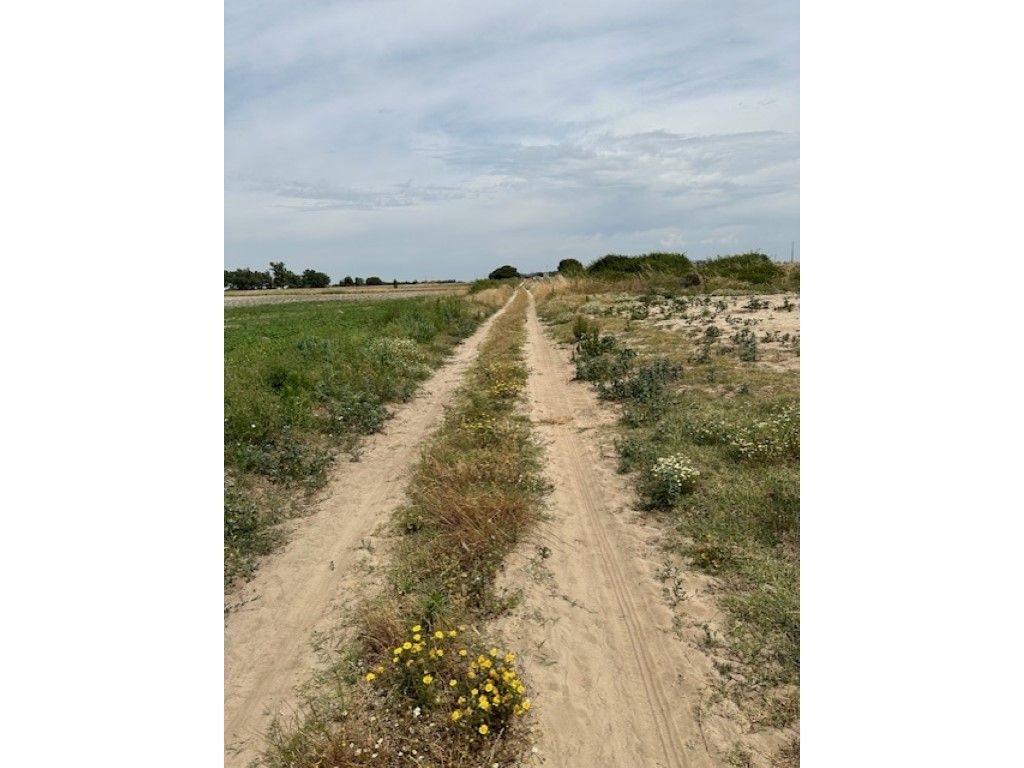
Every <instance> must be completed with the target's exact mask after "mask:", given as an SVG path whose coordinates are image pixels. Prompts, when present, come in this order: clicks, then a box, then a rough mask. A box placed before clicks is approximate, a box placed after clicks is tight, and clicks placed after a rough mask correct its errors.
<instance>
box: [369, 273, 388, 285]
mask: <svg viewBox="0 0 1024 768" xmlns="http://www.w3.org/2000/svg"><path fill="white" fill-rule="evenodd" d="M366 284H367V285H384V281H383V280H381V279H380V278H379V277H377V276H376V275H374V276H373V277H368V278H366Z"/></svg>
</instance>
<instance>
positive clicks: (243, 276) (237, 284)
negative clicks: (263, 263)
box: [224, 269, 271, 291]
mask: <svg viewBox="0 0 1024 768" xmlns="http://www.w3.org/2000/svg"><path fill="white" fill-rule="evenodd" d="M270 285H271V278H270V273H269V272H256V271H255V270H252V269H232V270H227V269H225V270H224V287H225V288H227V289H228V290H232V291H254V290H258V289H260V288H269V287H270Z"/></svg>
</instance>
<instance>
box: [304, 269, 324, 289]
mask: <svg viewBox="0 0 1024 768" xmlns="http://www.w3.org/2000/svg"><path fill="white" fill-rule="evenodd" d="M300 284H301V285H302V287H303V288H326V287H327V286H329V285H330V284H331V278H330V275H328V274H327V273H326V272H317V271H316V270H315V269H307V270H305V271H304V272H303V273H302V277H301V278H300Z"/></svg>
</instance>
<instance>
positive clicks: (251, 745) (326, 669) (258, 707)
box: [225, 263, 800, 768]
mask: <svg viewBox="0 0 1024 768" xmlns="http://www.w3.org/2000/svg"><path fill="white" fill-rule="evenodd" d="M740 266H742V267H743V268H744V269H746V268H747V267H748V266H749V265H748V264H746V263H740ZM755 266H757V265H755ZM730 269H731V270H732V271H729V270H730ZM716 270H717V271H716ZM702 276H703V280H702V284H701V285H699V286H695V285H688V284H681V283H680V280H679V279H678V278H674V277H672V276H665V275H661V276H648V277H644V276H642V275H638V276H635V277H629V278H627V279H619V280H615V279H594V278H592V277H589V276H588V277H584V278H580V279H563V278H554V279H541V280H530V281H526V282H524V283H521V284H519V285H518V286H517V285H516V284H515V283H507V282H506V283H498V284H494V285H493V287H488V288H486V289H485V290H477V291H476V292H475V293H471V294H468V295H465V296H447V297H431V298H411V299H397V300H393V301H360V302H352V303H351V304H348V303H346V304H344V305H338V304H336V303H332V302H327V301H324V302H316V303H302V304H295V303H282V304H279V305H274V306H254V307H232V308H230V309H227V308H226V310H225V326H226V335H227V338H226V356H225V375H226V407H227V410H226V415H227V420H226V424H225V475H226V484H225V512H226V515H225V539H226V548H225V571H226V583H227V588H226V611H225V742H226V752H225V763H226V765H230V766H239V768H241V766H247V765H249V763H250V762H251V761H253V760H258V761H259V762H260V763H261V764H262V765H266V766H271V767H273V768H285V766H288V767H289V768H313V766H394V767H396V768H397V766H409V765H422V766H494V765H499V766H503V767H504V766H516V765H519V766H532V765H537V766H539V765H546V766H581V767H587V766H597V765H602V766H603V765H608V766H638V767H643V766H652V767H653V766H679V767H682V766H727V765H739V766H743V765H751V766H787V765H797V764H798V763H799V735H798V734H799V724H798V723H799V355H800V347H799V303H800V297H799V277H798V274H796V275H795V277H794V275H793V274H791V273H790V272H786V271H782V270H778V269H776V270H775V271H774V272H772V273H771V274H770V275H769V279H764V280H762V279H761V277H760V276H759V275H753V273H749V274H748V273H739V272H737V271H736V269H735V268H734V267H733V265H731V264H729V263H723V264H720V265H719V264H712V266H711V267H709V268H708V269H707V270H706V271H705V272H703V273H702ZM488 285H490V284H488ZM478 287H480V286H478ZM392 290H394V289H392V288H390V286H388V287H386V289H384V290H382V291H380V292H381V293H384V294H386V293H387V291H392ZM389 417H390V418H389Z"/></svg>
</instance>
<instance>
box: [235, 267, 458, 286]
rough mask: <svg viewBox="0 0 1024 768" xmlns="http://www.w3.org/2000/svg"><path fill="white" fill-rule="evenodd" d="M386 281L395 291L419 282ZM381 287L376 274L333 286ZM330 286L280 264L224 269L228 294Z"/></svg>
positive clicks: (320, 276)
mask: <svg viewBox="0 0 1024 768" xmlns="http://www.w3.org/2000/svg"><path fill="white" fill-rule="evenodd" d="M390 282H391V285H392V287H394V288H397V287H398V286H399V285H418V284H419V282H420V281H419V280H412V281H409V280H398V279H394V280H391V281H390ZM431 282H436V283H455V282H458V281H457V280H433V281H431ZM385 284H386V283H385V281H384V280H381V279H380V278H379V277H377V276H376V275H371V276H370V277H366V278H363V277H351V276H349V275H346V276H345V277H343V278H342V279H341V280H339V281H338V282H337V283H335V285H337V286H339V287H348V286H360V285H385ZM330 285H331V277H330V275H328V274H327V273H326V272H318V271H316V270H315V269H306V270H303V272H302V274H301V275H299V274H296V273H295V272H292V271H291V270H290V269H288V268H287V267H286V266H285V265H284V262H283V261H272V262H270V269H269V270H267V271H265V272H261V271H259V270H257V269H248V268H243V269H225V270H224V289H225V290H229V291H259V290H269V289H272V288H327V287H329V286H330Z"/></svg>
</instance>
